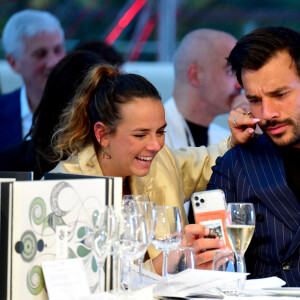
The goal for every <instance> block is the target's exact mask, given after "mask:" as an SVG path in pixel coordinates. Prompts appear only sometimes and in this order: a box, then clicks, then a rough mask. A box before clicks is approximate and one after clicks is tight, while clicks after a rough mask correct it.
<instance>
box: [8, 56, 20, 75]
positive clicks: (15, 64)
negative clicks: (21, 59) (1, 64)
mask: <svg viewBox="0 0 300 300" xmlns="http://www.w3.org/2000/svg"><path fill="white" fill-rule="evenodd" d="M5 58H6V61H7V62H8V64H9V65H10V67H11V68H12V69H13V70H14V71H15V72H16V73H20V68H19V63H18V60H17V59H16V58H15V57H14V56H13V55H12V54H7V55H6V57H5Z"/></svg>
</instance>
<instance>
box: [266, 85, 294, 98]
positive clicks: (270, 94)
mask: <svg viewBox="0 0 300 300" xmlns="http://www.w3.org/2000/svg"><path fill="white" fill-rule="evenodd" d="M289 88H290V87H288V86H282V87H279V88H277V89H276V90H274V91H270V92H267V93H265V94H266V95H267V96H273V95H277V94H280V93H282V92H283V91H286V90H287V89H289Z"/></svg>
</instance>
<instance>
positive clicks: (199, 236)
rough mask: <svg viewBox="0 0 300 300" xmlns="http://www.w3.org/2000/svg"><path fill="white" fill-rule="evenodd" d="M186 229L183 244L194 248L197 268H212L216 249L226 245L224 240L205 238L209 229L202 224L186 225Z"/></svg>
mask: <svg viewBox="0 0 300 300" xmlns="http://www.w3.org/2000/svg"><path fill="white" fill-rule="evenodd" d="M184 230H185V235H184V238H183V242H182V244H181V246H185V247H192V248H193V249H194V253H195V260H196V266H197V269H205V270H211V269H212V263H213V258H214V255H215V252H216V250H217V249H219V248H222V247H224V242H223V240H221V239H211V238H205V236H207V235H208V234H209V229H208V228H206V227H204V226H202V225H200V224H190V225H186V226H185V228H184Z"/></svg>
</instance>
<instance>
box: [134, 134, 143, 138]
mask: <svg viewBox="0 0 300 300" xmlns="http://www.w3.org/2000/svg"><path fill="white" fill-rule="evenodd" d="M134 136H135V137H137V138H143V137H144V136H145V134H135V135H134Z"/></svg>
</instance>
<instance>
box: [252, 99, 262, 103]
mask: <svg viewBox="0 0 300 300" xmlns="http://www.w3.org/2000/svg"><path fill="white" fill-rule="evenodd" d="M260 101H261V100H260V99H259V98H254V99H251V100H249V102H250V103H258V102H260Z"/></svg>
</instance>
